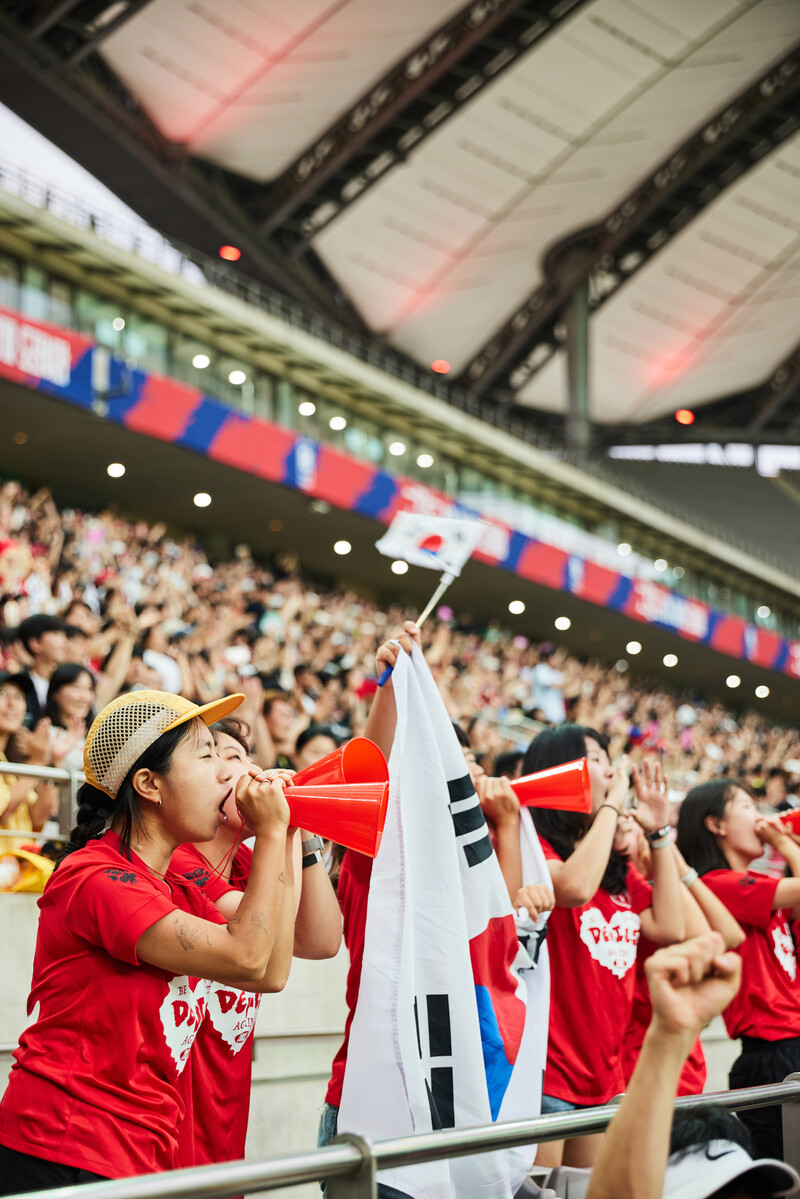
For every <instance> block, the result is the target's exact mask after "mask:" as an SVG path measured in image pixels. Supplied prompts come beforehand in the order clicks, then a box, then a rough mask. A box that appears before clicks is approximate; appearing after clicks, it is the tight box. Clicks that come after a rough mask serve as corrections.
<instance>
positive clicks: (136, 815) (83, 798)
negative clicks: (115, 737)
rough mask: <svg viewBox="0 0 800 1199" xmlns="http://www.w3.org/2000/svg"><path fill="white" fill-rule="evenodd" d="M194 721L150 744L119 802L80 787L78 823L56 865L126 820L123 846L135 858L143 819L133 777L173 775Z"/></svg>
mask: <svg viewBox="0 0 800 1199" xmlns="http://www.w3.org/2000/svg"><path fill="white" fill-rule="evenodd" d="M193 726H194V721H193V720H189V721H187V722H186V723H185V724H179V725H178V727H177V728H174V729H168V730H167V732H166V733H162V734H161V736H160V737H159V738H158V739H157V740H156V741H154V742H153V744H152V745H148V747H147V749H146V750H145V751H144V753H143V754H141V755H140V757H139V758H137V760H136V761H135V762H134V764H133V766H131V768H130V770H129V771H128V773H127V774H126V775H125V778H124V779H123V780H122V783H121V784H120V788H119V791H118V792H117V797H116V799H112V798H111V796H110V795H106V793H105V791H101V790H100V789H99V788H98V787H94V786H93V785H92V784H91V783H84V784H83V786H82V787H79V788H78V794H77V797H76V798H77V800H78V815H77V823H76V824H75V827H74V828H73V829H72V831H71V832H70V835H69V841H68V842H67V844H66V845H65V846H64V848H63V850H62V851H61V855H60V857H59V859H58V862H57V863H56V866H57V867H58V866H59V865H60V864H61V862H63V861H64V858H66V857H67V856H68V855H69V854H71V853H74V852H75V850H76V849H83V847H84V846H85V845H88V843H89V842H90V841H91V840H92V839H93V838H94V837H99V836H100V834H101V833H102V832H103V830H104V829H105V827H106V824H107V823H108V821H109V820H117V819H118V818H119V817H120V816H121V817H122V825H121V827H120V829H119V832H118V835H119V840H120V846H121V849H122V852H123V853H124V855H125V857H126V858H128V859H130V856H131V837H132V835H133V833H134V831H137V832H138V830H139V829H140V828H141V824H142V816H141V808H140V800H139V793H138V792H137V790H136V788H135V787H134V785H133V776H134V775H135V774H136V772H137V770H152V771H153V773H154V774H169V770H170V767H171V766H172V755H173V754H174V753H175V750H176V749H177V747H178V746H179V745H180V743H181V741H183V739H184V737H186V736H187V735H188V733H189V731H190V730H191V729H192V728H193Z"/></svg>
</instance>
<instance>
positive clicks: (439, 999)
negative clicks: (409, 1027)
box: [414, 995, 456, 1128]
mask: <svg viewBox="0 0 800 1199" xmlns="http://www.w3.org/2000/svg"><path fill="white" fill-rule="evenodd" d="M425 1016H426V1024H427V1036H426V1040H427V1047H428V1053H429V1054H430V1060H431V1066H430V1082H428V1080H427V1079H426V1081H425V1086H426V1088H427V1091H428V1103H429V1104H430V1109H431V1126H432V1127H433V1128H455V1126H456V1114H455V1103H454V1100H453V1067H452V1065H449V1066H448V1065H443V1064H441V1063H442V1061H443V1059H444V1060H445V1061H446V1060H448V1059H449V1060H450V1061H451V1062H452V1060H453V1042H452V1037H451V1035H450V1000H449V998H448V996H447V995H426V996H425ZM414 1023H415V1024H416V1027H417V1048H418V1049H419V1056H420V1058H421V1059H422V1060H423V1061H424V1060H425V1057H426V1054H424V1053H423V1051H422V1036H421V1035H420V1024H419V1007H418V1002H417V1000H416V999H415V1000H414ZM434 1061H436V1062H438V1063H439V1064H438V1065H434V1064H433V1063H434Z"/></svg>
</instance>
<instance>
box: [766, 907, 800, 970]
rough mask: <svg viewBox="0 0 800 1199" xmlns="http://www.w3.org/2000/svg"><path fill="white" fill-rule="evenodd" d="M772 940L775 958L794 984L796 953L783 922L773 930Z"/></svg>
mask: <svg viewBox="0 0 800 1199" xmlns="http://www.w3.org/2000/svg"><path fill="white" fill-rule="evenodd" d="M772 940H773V942H774V944H775V957H776V958H777V959H778V961H779V962H780V964H781V965H782V966H783V968H784V970H785V971H786V973H787V974H788V975H789V978H790V979H791V980H792V982H794V980H795V979H796V978H797V953H796V951H795V947H794V938H793V937H792V934H791V933H790V932H789V929H788V927H787V924H786V921H785V920H784V921H783V923H782V924H781V925H780V926H779V927H778V928H773V930H772Z"/></svg>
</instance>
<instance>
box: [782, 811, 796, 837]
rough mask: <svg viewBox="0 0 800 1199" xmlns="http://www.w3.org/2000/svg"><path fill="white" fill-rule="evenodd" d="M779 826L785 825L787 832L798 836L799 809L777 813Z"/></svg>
mask: <svg viewBox="0 0 800 1199" xmlns="http://www.w3.org/2000/svg"><path fill="white" fill-rule="evenodd" d="M778 815H779V816H780V819H781V824H785V825H786V827H787V829H788V830H789V832H791V833H795V834H796V835H797V834H800V808H792V809H790V810H789V811H788V812H778Z"/></svg>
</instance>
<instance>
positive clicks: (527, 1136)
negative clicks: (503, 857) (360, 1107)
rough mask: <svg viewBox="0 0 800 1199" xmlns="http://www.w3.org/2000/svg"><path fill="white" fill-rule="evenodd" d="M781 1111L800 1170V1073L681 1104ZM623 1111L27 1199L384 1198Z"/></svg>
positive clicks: (341, 1148) (791, 1160)
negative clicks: (450, 1168)
mask: <svg viewBox="0 0 800 1199" xmlns="http://www.w3.org/2000/svg"><path fill="white" fill-rule="evenodd" d="M773 1104H780V1105H781V1107H782V1109H783V1141H784V1159H785V1161H786V1162H787V1163H788V1164H789V1165H791V1166H794V1168H795V1169H797V1168H798V1167H800V1074H790V1075H789V1076H788V1077H787V1078H786V1079H785V1080H784V1081H783V1082H781V1083H775V1084H773V1085H772V1086H766V1087H747V1088H744V1089H742V1090H740V1091H718V1092H716V1093H711V1094H708V1095H701V1096H696V1097H695V1096H693V1097H690V1098H684V1099H677V1100H676V1101H675V1108H676V1110H678V1111H695V1112H697V1111H702V1110H703V1109H705V1108H709V1107H713V1106H720V1107H724V1108H726V1109H728V1110H730V1111H743V1110H746V1109H747V1110H749V1109H751V1108H757V1107H769V1106H771V1105H773ZM615 1110H616V1105H615V1104H614V1103H611V1104H609V1105H607V1106H606V1107H595V1108H587V1109H585V1110H583V1111H576V1112H567V1113H566V1114H564V1115H558V1116H539V1117H537V1118H536V1119H531V1120H515V1121H510V1122H508V1123H505V1124H489V1125H485V1126H482V1127H478V1128H460V1129H453V1130H449V1131H443V1132H430V1133H421V1134H418V1135H416V1136H409V1137H397V1138H395V1139H394V1140H390V1141H376V1142H375V1143H371V1142H369V1141H367V1140H366V1139H365V1138H364V1137H360V1136H357V1135H355V1134H349V1133H348V1134H345V1135H344V1136H342V1137H339V1138H337V1140H336V1141H334V1142H333V1144H331V1145H329V1146H327V1147H326V1148H324V1149H315V1150H312V1151H310V1152H308V1153H297V1154H293V1155H291V1156H289V1157H280V1158H273V1159H271V1160H270V1161H260V1162H246V1161H240V1162H226V1163H222V1164H220V1165H215V1166H199V1167H195V1168H194V1169H190V1170H174V1171H169V1172H167V1173H163V1174H149V1175H146V1176H143V1177H139V1178H124V1179H118V1180H115V1181H113V1182H98V1183H89V1184H86V1185H82V1186H72V1187H68V1188H64V1189H63V1190H60V1189H59V1190H48V1191H36V1192H30V1193H28V1195H27V1199H58V1196H59V1195H63V1196H64V1199H67V1196H68V1197H69V1199H229V1197H230V1196H233V1195H246V1194H247V1195H249V1194H255V1193H257V1192H259V1191H274V1190H276V1189H277V1188H278V1187H293V1186H299V1185H300V1184H302V1183H307V1182H317V1181H318V1180H320V1179H323V1178H324V1179H325V1182H326V1196H327V1199H376V1196H377V1183H376V1173H377V1171H378V1170H386V1169H389V1168H397V1167H399V1166H414V1165H421V1164H422V1163H424V1162H432V1161H440V1160H441V1159H443V1158H453V1157H466V1156H470V1155H472V1154H476V1153H483V1152H486V1151H487V1150H492V1149H510V1148H513V1147H514V1146H518V1145H528V1144H538V1143H541V1142H543V1141H558V1140H561V1139H562V1138H570V1137H575V1136H584V1135H587V1134H589V1133H597V1132H602V1131H603V1129H604V1128H605V1127H606V1125H607V1124H608V1123H609V1122H610V1121H611V1120H612V1119H613V1116H614V1113H615ZM11 1199H17V1197H16V1196H12V1197H11ZM19 1199H21V1197H19Z"/></svg>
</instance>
